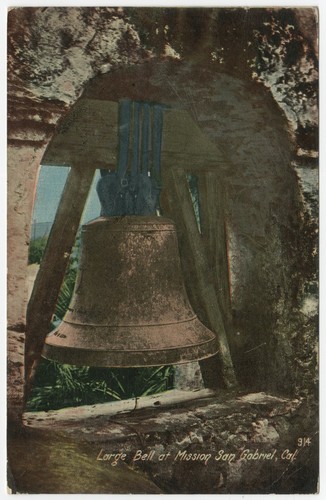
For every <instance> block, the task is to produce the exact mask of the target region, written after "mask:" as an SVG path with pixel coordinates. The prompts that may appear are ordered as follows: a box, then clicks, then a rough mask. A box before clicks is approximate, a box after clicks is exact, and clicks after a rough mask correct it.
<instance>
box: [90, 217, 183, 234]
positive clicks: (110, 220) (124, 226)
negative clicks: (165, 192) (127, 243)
mask: <svg viewBox="0 0 326 500" xmlns="http://www.w3.org/2000/svg"><path fill="white" fill-rule="evenodd" d="M103 224H105V225H106V226H109V227H110V231H115V232H120V231H123V232H126V231H129V232H131V231H132V232H135V231H175V230H176V227H175V223H174V221H173V220H172V219H169V218H168V217H161V216H159V215H121V216H120V215H119V216H103V215H101V216H99V217H96V218H95V219H92V220H90V221H89V222H87V223H86V224H83V226H82V231H90V230H96V228H97V227H98V226H99V225H103Z"/></svg>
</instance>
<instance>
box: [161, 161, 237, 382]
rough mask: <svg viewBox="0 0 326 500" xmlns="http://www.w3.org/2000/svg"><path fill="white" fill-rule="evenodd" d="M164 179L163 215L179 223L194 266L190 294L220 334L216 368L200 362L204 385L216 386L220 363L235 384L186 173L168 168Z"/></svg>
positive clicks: (189, 261) (189, 262)
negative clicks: (206, 367) (191, 292)
mask: <svg viewBox="0 0 326 500" xmlns="http://www.w3.org/2000/svg"><path fill="white" fill-rule="evenodd" d="M165 180H166V183H165V193H164V195H163V197H162V206H163V210H164V215H166V216H168V217H171V218H172V219H174V221H175V223H176V226H177V231H178V233H179V236H180V240H181V244H182V247H183V248H187V252H186V253H187V255H185V252H182V255H181V257H182V259H185V260H186V261H187V262H186V266H187V267H188V268H189V267H190V269H191V280H192V283H193V286H192V289H193V290H195V293H194V294H193V296H192V297H191V298H192V302H193V305H194V307H195V308H196V309H197V307H196V306H197V305H198V308H199V309H201V310H202V311H203V313H204V316H205V319H206V322H207V326H208V327H209V328H210V329H211V330H213V331H214V332H215V333H216V336H217V342H218V347H219V352H218V355H217V356H216V357H215V358H217V359H218V361H216V360H214V362H213V365H214V367H212V366H211V364H212V361H210V360H207V361H202V362H201V363H200V364H201V367H202V374H203V378H204V382H205V386H206V387H214V386H215V387H216V384H215V383H214V380H212V378H214V376H215V377H216V376H217V375H216V374H217V373H218V369H217V370H216V368H218V364H220V366H221V372H222V377H223V381H224V383H225V385H226V387H229V388H231V387H236V386H237V381H236V376H235V372H234V367H233V363H232V359H231V354H230V349H229V345H228V340H227V337H226V332H225V327H224V321H223V318H222V314H221V310H220V306H219V301H218V298H217V294H216V290H215V287H214V281H213V280H211V279H210V273H209V264H208V261H207V257H206V252H205V247H204V243H203V241H202V239H201V236H200V233H199V231H198V228H197V223H196V220H195V215H194V210H193V205H192V201H191V197H190V192H189V188H188V182H187V178H186V175H185V172H184V171H183V170H180V169H169V171H168V172H167V173H166V179H165ZM196 291H197V293H196ZM194 302H195V303H194ZM205 365H206V366H208V369H207V370H205ZM203 368H204V369H203ZM205 372H206V373H205ZM214 373H215V375H214Z"/></svg>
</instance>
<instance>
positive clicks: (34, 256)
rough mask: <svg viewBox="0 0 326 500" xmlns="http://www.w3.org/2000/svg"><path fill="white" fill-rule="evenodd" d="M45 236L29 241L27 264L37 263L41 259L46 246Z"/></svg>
mask: <svg viewBox="0 0 326 500" xmlns="http://www.w3.org/2000/svg"><path fill="white" fill-rule="evenodd" d="M46 242H47V237H46V236H43V237H42V238H37V239H36V240H33V241H31V242H30V245H29V253H28V263H29V264H39V263H40V262H41V260H42V257H43V253H44V250H45V247H46Z"/></svg>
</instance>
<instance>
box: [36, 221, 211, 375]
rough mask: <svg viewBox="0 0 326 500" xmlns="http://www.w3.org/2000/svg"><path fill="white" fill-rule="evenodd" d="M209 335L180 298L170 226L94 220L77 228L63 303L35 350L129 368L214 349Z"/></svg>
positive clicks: (179, 276) (182, 289)
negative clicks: (72, 282)
mask: <svg viewBox="0 0 326 500" xmlns="http://www.w3.org/2000/svg"><path fill="white" fill-rule="evenodd" d="M216 352H217V346H216V339H215V335H214V334H213V333H212V332H211V331H210V330H208V329H207V328H206V327H205V326H204V325H203V324H202V323H201V322H200V321H199V320H198V318H197V316H196V315H195V314H194V312H193V310H192V308H191V306H190V304H189V301H188V297H187V295H186V291H185V287H184V283H183V279H182V274H181V266H180V258H179V252H178V243H177V237H176V230H175V226H174V223H173V222H172V221H171V220H169V219H166V218H163V217H145V216H140V217H139V216H126V217H99V218H97V219H95V220H93V221H91V222H89V223H88V224H86V225H85V226H83V228H82V252H81V259H80V266H79V270H78V274H77V281H76V286H75V290H74V295H73V298H72V301H71V304H70V307H69V309H68V311H67V313H66V315H65V317H64V319H63V321H62V323H61V324H60V325H59V327H58V328H57V329H56V330H54V331H53V332H51V333H50V334H49V335H48V336H47V338H46V342H45V347H44V352H43V355H44V356H45V357H46V358H49V359H53V360H56V361H59V362H62V363H69V364H74V365H85V366H98V367H137V366H155V365H167V364H176V363H186V362H190V361H194V360H199V359H203V358H207V357H209V356H212V355H213V354H216Z"/></svg>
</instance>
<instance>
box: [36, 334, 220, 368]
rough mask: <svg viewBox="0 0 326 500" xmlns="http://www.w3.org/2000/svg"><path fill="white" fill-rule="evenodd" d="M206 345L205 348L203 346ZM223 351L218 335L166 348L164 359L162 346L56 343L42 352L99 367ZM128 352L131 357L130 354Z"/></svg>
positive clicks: (176, 360)
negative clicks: (118, 347)
mask: <svg viewBox="0 0 326 500" xmlns="http://www.w3.org/2000/svg"><path fill="white" fill-rule="evenodd" d="M203 346H204V347H205V348H203ZM218 352H219V350H218V348H217V344H216V342H215V339H211V340H210V341H208V342H205V343H204V345H203V344H202V345H197V346H190V347H186V348H182V349H180V348H179V347H178V348H174V349H169V350H165V351H164V353H167V354H169V355H168V356H166V359H162V350H157V349H156V350H151V351H144V350H138V351H136V350H135V351H133V352H127V351H125V350H119V351H100V350H99V351H94V350H90V349H85V348H79V349H76V348H75V347H67V346H53V345H50V344H45V345H44V349H43V353H42V356H43V357H44V358H46V359H49V360H52V361H56V362H59V363H63V364H70V365H74V366H92V367H98V368H145V367H151V366H167V365H179V364H185V363H191V362H194V361H201V360H203V359H207V358H210V357H212V356H215V355H217V354H218ZM126 354H127V357H126Z"/></svg>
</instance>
